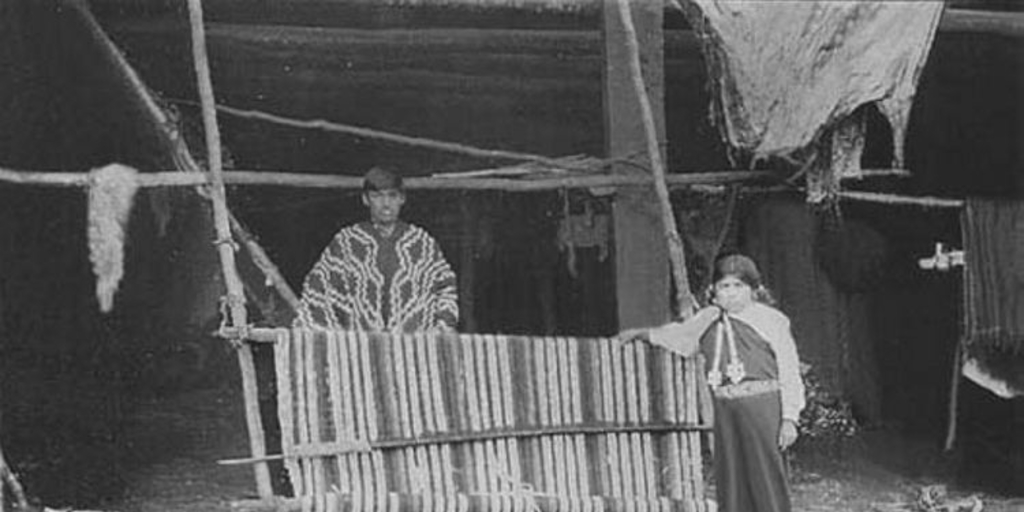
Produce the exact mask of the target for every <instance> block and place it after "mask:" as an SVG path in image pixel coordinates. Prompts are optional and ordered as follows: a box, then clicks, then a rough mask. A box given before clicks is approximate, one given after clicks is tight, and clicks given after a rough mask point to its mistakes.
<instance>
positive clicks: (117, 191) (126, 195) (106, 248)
mask: <svg viewBox="0 0 1024 512" xmlns="http://www.w3.org/2000/svg"><path fill="white" fill-rule="evenodd" d="M137 176H138V171H137V170H135V169H132V168H131V167H128V166H125V165H121V164H111V165H108V166H106V167H101V168H99V169H93V170H92V171H91V172H90V187H89V214H88V215H89V216H88V235H89V260H90V261H91V262H92V271H93V273H94V274H96V299H97V300H98V301H99V304H100V311H102V312H104V313H109V312H110V310H111V309H113V307H114V294H116V293H117V289H118V286H119V285H120V282H121V278H122V277H124V238H125V231H126V227H127V224H128V216H129V214H130V213H131V209H132V203H133V201H134V199H135V193H136V192H137V191H138V189H139V182H138V179H137Z"/></svg>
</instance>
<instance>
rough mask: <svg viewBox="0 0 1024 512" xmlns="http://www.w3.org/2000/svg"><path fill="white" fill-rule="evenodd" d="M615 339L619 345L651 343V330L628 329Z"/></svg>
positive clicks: (641, 328) (644, 328) (642, 328)
mask: <svg viewBox="0 0 1024 512" xmlns="http://www.w3.org/2000/svg"><path fill="white" fill-rule="evenodd" d="M615 339H616V340H618V342H619V344H626V343H633V342H635V341H641V342H650V341H651V330H650V329H648V328H646V327H639V328H634V329H626V330H624V331H622V332H620V333H619V334H618V335H617V336H615Z"/></svg>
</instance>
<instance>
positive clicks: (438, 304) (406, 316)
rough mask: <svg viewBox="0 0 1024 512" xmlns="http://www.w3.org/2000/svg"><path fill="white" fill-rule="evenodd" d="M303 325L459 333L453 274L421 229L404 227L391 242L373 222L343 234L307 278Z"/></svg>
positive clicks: (300, 322)
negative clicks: (444, 330) (440, 330)
mask: <svg viewBox="0 0 1024 512" xmlns="http://www.w3.org/2000/svg"><path fill="white" fill-rule="evenodd" d="M300 302H301V303H300V306H299V311H298V318H297V319H296V323H297V324H298V325H302V326H309V327H312V326H317V327H325V328H328V329H346V330H362V331H373V332H392V333H402V332H406V333H407V332H416V331H424V330H432V329H454V328H455V326H456V322H457V321H458V315H459V308H458V302H457V296H456V289H455V274H454V273H453V272H452V270H451V267H449V265H448V262H447V261H445V258H444V255H443V254H442V253H441V250H440V248H439V247H438V244H437V242H436V241H434V239H433V238H432V237H431V236H430V235H429V234H427V232H426V231H424V230H423V229H421V228H419V227H417V226H413V225H411V224H406V223H403V222H400V223H399V224H398V225H397V226H395V229H394V231H393V232H392V233H391V235H390V236H389V237H383V236H381V235H380V234H379V233H378V231H377V229H375V228H374V227H373V226H372V225H371V224H370V223H368V222H364V223H359V224H355V225H352V226H349V227H347V228H345V229H342V230H341V231H339V232H338V234H337V235H335V237H334V240H333V241H331V244H330V245H329V246H327V248H326V249H325V250H324V252H323V254H321V255H320V259H319V261H317V263H316V265H315V266H314V267H313V269H312V270H311V271H310V272H309V274H307V275H306V281H305V283H304V284H303V287H302V298H301V301H300Z"/></svg>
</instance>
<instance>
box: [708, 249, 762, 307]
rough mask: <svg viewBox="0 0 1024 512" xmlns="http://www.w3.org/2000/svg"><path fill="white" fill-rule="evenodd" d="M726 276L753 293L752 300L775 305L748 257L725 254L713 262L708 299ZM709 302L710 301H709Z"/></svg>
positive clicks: (752, 261)
mask: <svg viewBox="0 0 1024 512" xmlns="http://www.w3.org/2000/svg"><path fill="white" fill-rule="evenodd" d="M727 276H733V277H735V278H737V279H739V280H740V281H743V282H744V283H746V284H747V285H748V286H750V288H751V289H753V291H754V294H753V295H754V300H755V301H757V302H760V303H762V304H767V305H769V306H774V305H775V298H774V297H772V294H771V292H770V291H768V289H767V288H765V287H764V283H763V282H762V281H761V272H760V271H759V270H758V269H757V264H755V263H754V260H752V259H750V258H749V257H748V256H744V255H742V254H727V255H724V256H721V257H719V258H718V259H717V260H716V261H715V271H714V273H713V274H712V280H711V286H710V288H709V289H708V297H709V298H710V297H713V296H714V286H715V283H717V282H719V281H721V280H722V279H723V278H725V277H727ZM709 302H710V301H709Z"/></svg>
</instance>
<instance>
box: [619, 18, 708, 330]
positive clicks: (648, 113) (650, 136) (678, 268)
mask: <svg viewBox="0 0 1024 512" xmlns="http://www.w3.org/2000/svg"><path fill="white" fill-rule="evenodd" d="M617 3H618V7H619V15H620V16H621V17H622V27H623V29H624V30H625V32H626V45H627V46H628V47H629V70H630V75H631V77H632V79H633V88H634V89H635V90H636V95H637V99H638V100H639V102H640V115H641V117H642V119H643V125H644V132H645V133H646V135H647V153H648V158H650V163H651V172H652V173H653V174H654V190H655V192H656V193H657V195H658V202H659V203H660V205H661V219H662V222H663V226H664V228H665V240H666V243H668V254H669V261H670V262H671V264H672V277H673V279H674V281H675V286H676V307H677V308H679V309H678V311H677V312H676V313H677V315H678V316H681V317H686V316H689V315H690V314H692V313H693V310H694V308H695V306H696V305H697V301H696V300H695V299H694V297H693V293H692V292H691V291H690V279H689V276H688V275H687V273H686V255H685V253H684V252H683V241H682V239H681V238H680V237H679V230H678V229H677V228H676V218H675V215H674V214H673V213H672V203H671V201H670V200H669V195H668V185H666V183H665V164H664V163H663V162H662V160H661V147H660V146H659V144H658V130H657V127H656V126H655V122H654V111H653V110H652V108H651V99H650V97H648V95H647V88H646V86H645V85H644V77H643V70H642V67H641V65H640V45H639V43H638V42H637V34H636V26H635V25H634V24H633V13H632V11H631V7H630V5H629V3H630V0H618V2H617Z"/></svg>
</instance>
